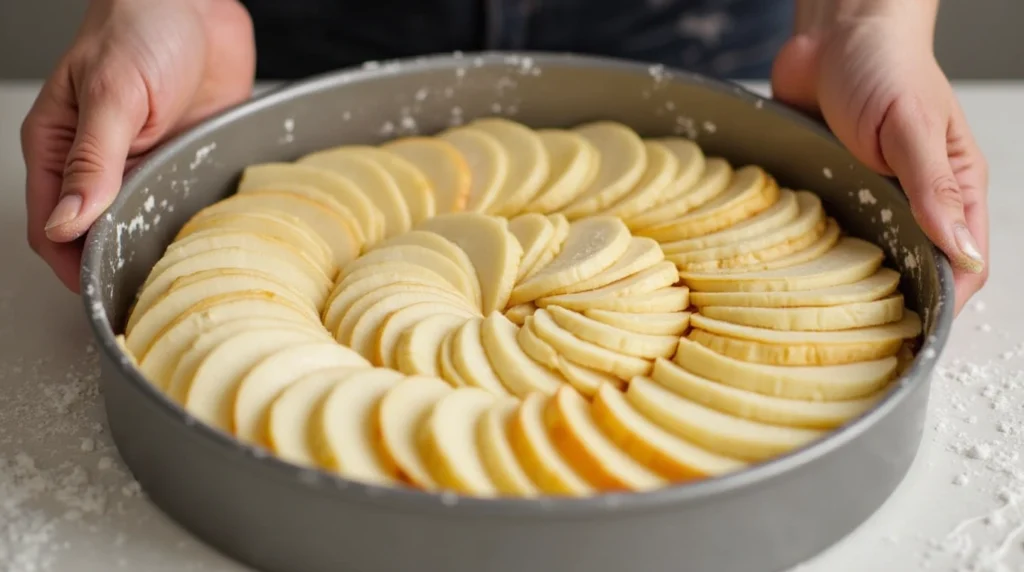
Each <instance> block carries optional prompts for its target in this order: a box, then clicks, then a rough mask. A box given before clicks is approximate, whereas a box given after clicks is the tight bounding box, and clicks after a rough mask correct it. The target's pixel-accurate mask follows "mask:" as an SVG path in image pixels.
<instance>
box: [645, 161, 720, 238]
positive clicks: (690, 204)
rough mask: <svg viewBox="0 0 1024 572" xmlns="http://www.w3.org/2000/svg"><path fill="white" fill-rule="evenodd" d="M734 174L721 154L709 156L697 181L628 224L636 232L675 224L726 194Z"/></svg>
mask: <svg viewBox="0 0 1024 572" xmlns="http://www.w3.org/2000/svg"><path fill="white" fill-rule="evenodd" d="M734 175H735V173H734V172H733V169H732V166H731V165H729V162H728V161H726V160H725V159H722V158H721V157H708V158H707V159H706V160H705V163H704V171H703V172H702V173H701V175H700V178H699V179H698V180H697V182H696V183H695V184H693V185H692V186H690V187H689V188H687V189H685V190H684V191H682V192H680V193H679V194H677V195H676V196H675V197H673V198H672V199H670V200H667V201H665V202H663V203H661V204H660V205H657V206H655V207H654V208H652V209H649V210H648V211H647V212H644V213H642V214H638V215H636V216H634V217H632V218H630V219H628V220H627V221H626V224H627V225H628V226H629V228H630V230H632V231H633V232H636V233H640V232H641V231H642V230H643V229H645V228H651V227H656V226H662V225H668V224H671V223H672V221H675V220H678V219H680V218H682V217H683V216H686V214H687V213H689V212H691V211H693V210H695V209H697V208H700V207H701V206H703V205H705V204H707V203H708V202H710V201H712V200H714V199H715V198H717V197H719V196H720V195H722V194H723V193H725V192H726V191H727V189H729V187H730V185H732V184H733V183H734V181H735V176H734Z"/></svg>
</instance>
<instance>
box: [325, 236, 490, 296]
mask: <svg viewBox="0 0 1024 572" xmlns="http://www.w3.org/2000/svg"><path fill="white" fill-rule="evenodd" d="M392 261H405V262H411V263H413V264H419V265H420V266H423V267H424V268H426V269H427V270H431V271H433V272H435V273H437V274H440V275H441V277H443V278H444V279H445V280H446V281H448V283H449V284H451V285H452V287H453V288H454V289H455V290H456V291H458V292H460V293H462V295H463V296H465V297H466V299H467V300H475V295H476V289H475V288H474V287H473V281H474V280H476V276H475V275H472V274H466V272H465V271H464V270H463V269H462V268H460V267H459V265H457V264H455V263H454V262H452V261H451V260H449V259H448V258H446V257H444V256H442V255H441V254H438V253H437V252H435V251H433V250H431V249H429V248H426V247H423V246H419V245H415V244H396V245H394V246H388V247H385V248H381V249H379V250H371V251H370V252H367V253H366V254H364V255H363V256H361V257H359V259H358V260H356V261H354V262H353V263H352V264H350V265H348V266H346V267H345V268H344V269H342V276H347V275H349V274H351V273H353V272H355V271H356V270H357V269H359V268H362V267H364V266H369V265H371V264H379V263H381V262H392Z"/></svg>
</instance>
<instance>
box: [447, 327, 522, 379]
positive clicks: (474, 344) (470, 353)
mask: <svg viewBox="0 0 1024 572" xmlns="http://www.w3.org/2000/svg"><path fill="white" fill-rule="evenodd" d="M482 322H483V319H482V318H477V317H474V318H472V319H469V320H466V322H465V323H463V324H462V326H460V327H459V328H458V329H457V330H455V331H454V333H453V334H452V338H451V348H450V349H451V364H452V367H453V368H454V370H455V372H456V373H457V374H458V376H459V377H461V378H462V380H464V381H465V382H466V384H467V385H469V386H471V387H478V388H480V389H483V390H485V391H487V392H489V393H491V394H492V395H497V396H499V397H508V396H509V395H510V394H509V392H508V390H507V389H505V386H504V384H502V382H501V378H499V377H498V374H497V372H495V371H494V368H493V367H492V366H491V362H490V360H488V359H487V352H486V351H484V345H483V341H482V338H481V335H480V324H481V323H482Z"/></svg>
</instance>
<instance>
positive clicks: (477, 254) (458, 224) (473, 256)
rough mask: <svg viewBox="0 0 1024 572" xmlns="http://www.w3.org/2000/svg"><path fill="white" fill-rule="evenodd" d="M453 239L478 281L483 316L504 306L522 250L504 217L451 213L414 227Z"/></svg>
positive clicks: (513, 281) (512, 284)
mask: <svg viewBox="0 0 1024 572" xmlns="http://www.w3.org/2000/svg"><path fill="white" fill-rule="evenodd" d="M417 228H418V229H420V230H425V231H428V232H433V233H435V234H438V235H441V236H443V237H444V238H446V239H448V240H450V241H451V242H453V243H454V244H455V245H456V246H458V247H459V248H461V249H462V250H464V251H465V252H466V255H467V256H469V260H470V261H471V262H472V263H473V268H475V269H476V278H477V280H478V282H479V284H480V309H481V312H483V313H484V314H485V315H486V314H489V313H491V312H493V311H495V310H504V309H505V307H506V306H507V305H508V302H509V296H510V295H511V294H512V287H513V286H515V281H516V272H517V271H518V270H519V261H520V259H521V258H522V256H523V249H522V248H521V247H520V246H519V242H518V241H516V238H515V236H513V235H512V233H511V232H509V231H508V221H506V220H505V219H501V218H497V217H493V216H489V215H484V214H480V213H451V214H445V215H439V216H436V217H434V218H432V219H430V220H427V221H423V222H422V223H420V225H419V226H418V227H417Z"/></svg>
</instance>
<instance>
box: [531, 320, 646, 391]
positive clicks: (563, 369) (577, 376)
mask: <svg viewBox="0 0 1024 572" xmlns="http://www.w3.org/2000/svg"><path fill="white" fill-rule="evenodd" d="M516 341H517V342H519V347H521V348H522V349H523V353H525V354H526V355H528V356H530V358H532V359H533V360H534V361H536V362H537V363H539V364H541V365H543V366H545V367H547V368H548V369H551V370H554V371H557V372H559V373H561V374H562V375H563V376H564V377H565V379H566V381H568V382H569V385H571V386H573V387H574V388H575V389H576V391H578V392H580V393H581V394H583V395H585V396H587V397H592V396H593V395H594V393H595V392H597V388H598V387H600V386H601V384H602V383H611V384H613V385H615V386H616V387H622V388H623V389H625V387H626V384H625V383H624V382H623V381H622V380H620V379H619V378H617V377H615V376H612V375H608V374H607V373H604V372H600V371H597V370H595V369H591V368H589V367H584V366H582V365H579V364H577V363H574V362H572V361H570V360H567V359H565V358H564V357H562V356H560V355H559V354H558V352H557V351H555V348H553V347H551V344H549V343H547V342H546V341H544V340H543V339H541V338H540V337H539V336H538V335H537V334H536V332H534V328H533V319H532V318H528V319H527V320H526V324H524V325H523V327H521V328H519V333H518V334H517V335H516Z"/></svg>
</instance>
